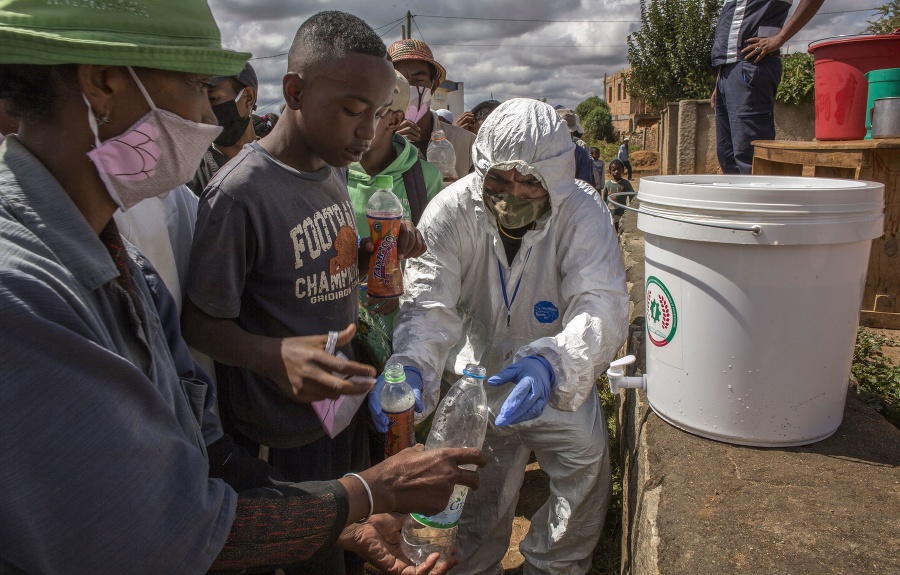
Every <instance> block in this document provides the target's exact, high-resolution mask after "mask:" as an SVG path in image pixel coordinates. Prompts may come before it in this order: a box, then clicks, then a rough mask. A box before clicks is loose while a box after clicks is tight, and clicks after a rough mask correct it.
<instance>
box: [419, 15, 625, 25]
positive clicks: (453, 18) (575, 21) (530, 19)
mask: <svg viewBox="0 0 900 575" xmlns="http://www.w3.org/2000/svg"><path fill="white" fill-rule="evenodd" d="M414 17H416V18H445V19H448V20H482V21H487V22H550V23H555V22H564V23H579V24H596V23H605V22H640V20H541V19H537V18H476V17H474V16H437V15H433V14H416V15H415V16H414Z"/></svg>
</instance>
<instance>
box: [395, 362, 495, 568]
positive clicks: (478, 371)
mask: <svg viewBox="0 0 900 575" xmlns="http://www.w3.org/2000/svg"><path fill="white" fill-rule="evenodd" d="M484 378H485V369H484V368H483V367H481V366H480V365H478V364H474V363H470V364H469V365H467V366H466V369H465V370H463V376H462V378H460V380H459V381H457V382H456V383H455V384H453V387H451V388H450V391H449V392H447V395H446V396H445V397H444V399H442V400H441V403H440V405H438V407H437V411H436V412H435V414H434V422H433V423H432V426H431V432H430V433H429V434H428V440H427V441H426V442H425V449H438V448H441V447H475V448H477V449H481V445H482V444H483V443H484V435H485V433H486V432H487V418H488V413H487V396H486V395H485V392H484ZM464 467H465V468H466V469H471V470H474V469H475V466H474V465H467V466H464ZM468 492H469V488H468V487H465V486H463V485H457V486H456V487H455V488H454V490H453V495H451V496H450V501H449V502H448V504H447V507H446V508H445V509H444V510H443V511H441V512H440V513H438V514H437V515H432V516H430V517H426V516H423V515H420V514H418V513H411V514H410V515H409V516H408V517H407V518H406V521H405V522H404V523H403V532H402V537H401V539H400V547H401V549H403V553H405V554H406V556H407V557H408V558H409V559H410V561H413V562H414V563H415V564H416V565H419V564H420V563H422V562H423V561H425V559H427V558H428V556H429V555H431V554H432V553H440V554H441V555H442V556H444V557H446V556H448V555H450V553H451V552H452V551H453V546H454V543H455V541H456V531H457V528H458V524H459V516H460V515H462V510H463V505H464V504H465V501H466V494H467V493H468Z"/></svg>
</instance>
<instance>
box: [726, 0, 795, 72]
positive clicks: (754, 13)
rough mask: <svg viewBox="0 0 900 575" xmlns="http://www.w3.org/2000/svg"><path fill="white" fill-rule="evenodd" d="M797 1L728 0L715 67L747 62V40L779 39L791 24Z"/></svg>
mask: <svg viewBox="0 0 900 575" xmlns="http://www.w3.org/2000/svg"><path fill="white" fill-rule="evenodd" d="M792 2H793V0H724V2H723V3H722V10H721V12H719V20H718V21H717V22H716V32H715V37H714V39H713V47H712V53H711V58H712V65H713V68H718V67H719V66H722V65H724V64H734V63H735V62H738V61H740V60H743V59H744V55H743V54H741V50H742V49H743V48H744V46H745V44H746V42H747V40H749V39H750V38H755V37H760V38H769V37H771V36H775V35H777V34H778V33H779V32H780V31H781V28H782V27H783V26H784V23H785V22H786V21H787V15H788V11H789V10H790V9H791V3H792Z"/></svg>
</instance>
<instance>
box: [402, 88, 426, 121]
mask: <svg viewBox="0 0 900 575" xmlns="http://www.w3.org/2000/svg"><path fill="white" fill-rule="evenodd" d="M429 106H431V88H421V87H419V86H410V87H409V108H407V109H406V119H407V120H409V121H410V122H418V121H419V120H420V119H421V118H422V116H424V115H425V114H427V113H428V108H429Z"/></svg>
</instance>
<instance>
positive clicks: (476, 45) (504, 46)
mask: <svg viewBox="0 0 900 575" xmlns="http://www.w3.org/2000/svg"><path fill="white" fill-rule="evenodd" d="M428 45H429V46H455V47H457V48H469V47H472V48H507V47H509V48H619V47H623V46H626V45H627V44H625V43H624V42H623V43H622V44H595V45H589V46H580V45H578V44H428Z"/></svg>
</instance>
